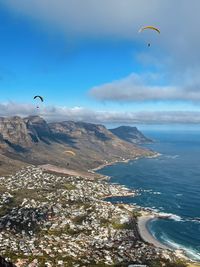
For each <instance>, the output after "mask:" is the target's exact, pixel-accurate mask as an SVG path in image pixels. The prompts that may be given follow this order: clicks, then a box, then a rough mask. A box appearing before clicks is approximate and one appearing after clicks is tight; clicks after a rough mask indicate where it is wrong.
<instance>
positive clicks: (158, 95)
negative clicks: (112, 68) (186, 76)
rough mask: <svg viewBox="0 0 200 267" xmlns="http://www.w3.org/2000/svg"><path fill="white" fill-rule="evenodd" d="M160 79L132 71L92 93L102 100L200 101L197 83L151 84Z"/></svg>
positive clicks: (92, 90) (91, 91)
mask: <svg viewBox="0 0 200 267" xmlns="http://www.w3.org/2000/svg"><path fill="white" fill-rule="evenodd" d="M155 79H157V80H159V79H160V78H159V75H155V74H153V73H152V74H151V73H148V74H147V75H144V74H143V75H138V74H136V73H132V74H131V75H129V76H128V77H126V78H124V79H121V80H118V81H113V82H111V83H106V84H103V85H100V86H96V87H94V88H92V89H91V90H90V95H91V96H92V97H94V98H96V99H97V100H102V101H118V102H123V101H126V102H128V101H177V100H178V101H192V102H199V101H200V90H199V88H200V86H199V85H198V83H197V84H195V83H194V82H193V83H192V84H188V85H182V86H163V85H156V86H155V85H149V84H151V83H153V81H154V80H155Z"/></svg>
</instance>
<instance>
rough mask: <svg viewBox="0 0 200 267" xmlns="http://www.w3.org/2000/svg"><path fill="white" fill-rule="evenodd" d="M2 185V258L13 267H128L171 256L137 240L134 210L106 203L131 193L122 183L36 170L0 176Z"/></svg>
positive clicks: (32, 167) (165, 251)
mask: <svg viewBox="0 0 200 267" xmlns="http://www.w3.org/2000/svg"><path fill="white" fill-rule="evenodd" d="M0 185H1V186H0V193H1V194H0V251H1V256H3V257H4V258H5V259H6V260H8V261H11V262H13V263H14V264H16V266H17V267H18V266H21V267H25V266H26V267H27V266H28V267H37V266H47V267H53V266H74V267H79V266H110V265H113V264H119V266H128V265H123V264H129V263H132V264H146V263H150V262H152V261H153V260H158V259H160V258H161V257H164V258H172V252H170V251H167V250H163V249H159V248H155V247H154V246H153V245H150V244H147V243H145V242H144V241H143V240H142V239H141V237H140V236H139V233H138V230H137V216H139V211H138V209H136V207H135V206H133V205H127V204H112V203H110V202H108V201H105V200H104V198H106V197H108V196H109V197H110V196H119V195H120V196H129V195H130V194H133V195H134V194H135V192H131V191H130V190H128V189H126V188H124V187H122V186H120V185H116V184H109V183H108V182H107V181H105V180H96V181H91V180H88V179H85V178H84V177H79V176H77V177H73V176H64V175H55V174H53V173H48V172H45V171H43V170H42V169H40V168H37V167H34V166H29V167H26V168H23V169H22V170H20V171H18V172H17V173H16V174H15V175H10V176H8V177H0ZM102 264H103V265H102Z"/></svg>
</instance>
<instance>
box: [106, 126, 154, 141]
mask: <svg viewBox="0 0 200 267" xmlns="http://www.w3.org/2000/svg"><path fill="white" fill-rule="evenodd" d="M110 131H111V132H112V133H113V134H114V135H116V136H117V137H119V138H120V139H122V140H125V141H127V142H130V143H132V144H144V143H152V142H153V140H151V139H150V138H147V137H146V136H144V134H143V133H141V132H140V131H139V130H138V129H137V128H136V127H131V126H120V127H117V128H115V129H110Z"/></svg>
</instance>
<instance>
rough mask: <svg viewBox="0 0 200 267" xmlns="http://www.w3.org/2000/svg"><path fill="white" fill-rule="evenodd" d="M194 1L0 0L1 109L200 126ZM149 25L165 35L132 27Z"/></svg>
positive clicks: (57, 116)
mask: <svg viewBox="0 0 200 267" xmlns="http://www.w3.org/2000/svg"><path fill="white" fill-rule="evenodd" d="M94 3H95V4H94ZM193 4H194V5H193V6H192V7H191V5H189V4H188V2H187V1H186V0H183V1H182V6H179V10H178V13H177V11H176V12H175V10H177V9H176V4H174V3H173V1H172V0H169V1H168V3H167V4H166V3H165V4H163V3H161V1H158V0H151V5H149V6H147V5H146V1H145V0H140V1H139V0H134V1H130V0H124V1H123V2H122V0H116V1H113V0H111V1H110V2H109V3H108V2H107V1H105V0H102V1H95V2H92V1H91V0H86V1H85V2H84V3H83V2H81V1H80V0H74V1H72V0H66V1H64V0H58V1H52V0H50V1H47V0H40V1H39V0H35V1H33V2H30V1H25V0H15V1H14V0H8V1H6V3H5V1H3V0H0V25H1V26H0V36H1V44H0V90H1V94H0V106H1V112H0V113H1V114H0V115H2V116H6V115H8V116H9V115H22V116H26V115H30V114H38V113H39V112H40V115H43V116H44V117H46V118H47V119H51V118H52V119H65V118H66V119H70V118H72V119H75V120H87V121H90V120H91V119H92V118H95V119H94V121H96V122H106V123H115V122H117V123H123V122H124V123H136V122H139V123H147V122H148V121H149V123H155V121H156V122H157V123H162V124H163V123H170V122H172V123H199V122H200V119H199V120H197V117H198V116H197V115H199V113H198V112H200V108H199V102H200V91H199V88H200V87H199V85H200V78H199V77H198V76H199V75H198V74H199V70H200V68H199V65H198V64H199V59H198V57H199V56H198V54H199V51H198V47H199V44H200V38H199V37H198V36H197V35H196V33H195V32H194V30H193V28H191V27H193V26H192V25H194V23H195V24H196V25H197V22H200V19H199V16H198V12H196V9H197V7H200V3H199V2H198V0H193ZM169 10H172V12H171V13H170V16H171V17H170V20H168V18H167V17H166V13H167V12H168V11H169ZM173 10H174V11H173ZM185 18H187V26H186V27H183V28H180V25H181V24H182V23H183V22H185V20H186V19H185ZM148 24H153V25H155V26H157V27H159V28H160V30H161V34H160V35H158V34H157V33H155V32H151V31H149V32H147V33H146V32H145V33H142V34H138V29H139V28H140V27H141V26H143V25H148ZM191 29H192V30H191ZM148 42H151V47H150V48H148V47H147V44H148ZM37 94H39V95H42V96H43V97H44V99H45V103H44V105H41V109H40V111H38V110H35V105H36V103H35V101H34V100H33V96H34V95H37ZM173 112H174V114H177V116H176V120H175V118H174V115H173ZM186 112H188V113H187V116H186ZM69 114H70V115H69ZM145 114H151V116H149V117H148V120H147V119H146V117H144V116H146V115H145ZM194 115H195V119H194ZM70 116H71V117H70ZM186 117H187V120H184V118H186ZM127 118H129V120H127Z"/></svg>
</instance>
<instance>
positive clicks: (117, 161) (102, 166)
mask: <svg viewBox="0 0 200 267" xmlns="http://www.w3.org/2000/svg"><path fill="white" fill-rule="evenodd" d="M159 156H161V154H160V153H158V152H154V154H153V155H149V156H148V155H147V156H136V157H133V158H128V159H121V160H114V161H111V162H106V163H103V164H101V165H99V166H98V167H96V168H93V169H91V170H89V171H90V172H92V173H93V172H96V171H98V170H101V169H103V168H104V167H106V166H111V165H114V164H117V163H128V162H129V161H131V160H133V161H135V160H138V159H142V158H148V159H150V158H157V157H159Z"/></svg>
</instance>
